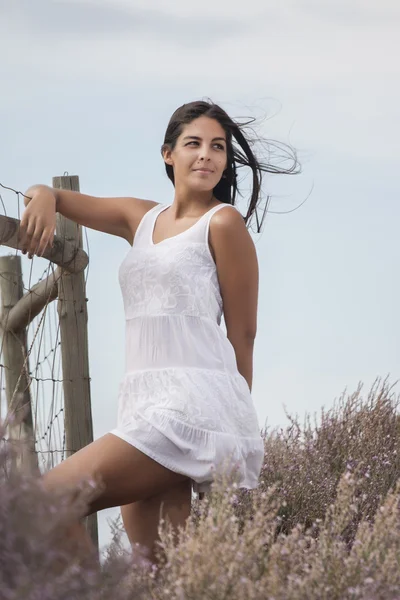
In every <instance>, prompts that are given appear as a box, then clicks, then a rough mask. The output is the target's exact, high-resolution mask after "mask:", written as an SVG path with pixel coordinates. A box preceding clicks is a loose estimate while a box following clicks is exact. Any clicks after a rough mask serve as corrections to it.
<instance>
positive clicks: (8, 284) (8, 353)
mask: <svg viewBox="0 0 400 600" xmlns="http://www.w3.org/2000/svg"><path fill="white" fill-rule="evenodd" d="M0 274H1V277H0V294H1V326H2V343H3V349H4V366H5V379H6V396H7V408H8V413H9V414H10V415H11V416H14V415H15V417H16V419H17V422H16V423H15V424H13V423H12V422H11V423H10V424H9V426H8V429H9V435H10V440H13V439H17V440H19V441H20V442H22V448H19V449H18V450H22V454H21V453H20V452H19V451H18V454H17V461H16V463H14V464H16V465H18V467H19V468H25V467H27V470H28V472H30V473H38V472H39V467H38V460H37V454H36V449H35V437H34V436H35V432H34V430H33V419H32V407H31V395H30V389H29V385H30V378H29V361H28V347H27V332H26V327H19V328H14V327H12V326H10V325H11V324H10V323H9V316H10V315H11V314H12V311H13V309H14V307H15V306H16V305H17V304H18V302H19V301H20V299H21V298H22V297H23V279H22V269H21V257H20V256H1V257H0ZM13 460H14V458H13Z"/></svg>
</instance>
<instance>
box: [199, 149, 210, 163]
mask: <svg viewBox="0 0 400 600" xmlns="http://www.w3.org/2000/svg"><path fill="white" fill-rule="evenodd" d="M199 152H200V156H199V158H200V160H210V157H209V155H208V152H209V151H208V148H207V147H206V146H202V147H201V148H200V151H199Z"/></svg>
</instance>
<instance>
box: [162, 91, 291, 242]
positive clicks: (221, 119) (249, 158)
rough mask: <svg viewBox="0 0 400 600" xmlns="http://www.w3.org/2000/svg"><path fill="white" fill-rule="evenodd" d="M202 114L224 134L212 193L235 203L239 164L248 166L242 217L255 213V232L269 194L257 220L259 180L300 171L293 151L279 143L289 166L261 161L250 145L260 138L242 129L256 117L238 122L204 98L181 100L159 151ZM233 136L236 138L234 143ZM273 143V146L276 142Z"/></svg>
mask: <svg viewBox="0 0 400 600" xmlns="http://www.w3.org/2000/svg"><path fill="white" fill-rule="evenodd" d="M201 116H206V117H209V118H210V119H215V120H216V121H218V123H219V124H220V125H221V127H222V128H223V129H224V131H225V134H226V142H227V167H226V170H225V171H224V175H223V177H222V178H221V180H220V181H219V182H218V184H217V185H216V186H215V188H214V196H215V197H216V198H218V200H219V201H220V202H226V203H227V204H233V205H234V204H235V201H236V196H237V194H239V195H242V194H241V192H240V190H239V188H238V174H237V170H238V168H240V167H250V169H251V171H252V175H253V177H252V179H253V181H252V190H251V196H250V202H249V206H248V209H247V213H246V215H245V216H244V217H243V218H244V221H245V223H246V225H249V224H250V222H251V218H252V215H253V214H254V213H255V215H256V221H257V233H260V231H261V228H262V225H263V221H264V218H265V214H266V212H267V208H268V204H269V201H270V196H267V200H266V202H265V207H264V214H263V216H262V218H261V221H260V219H259V217H258V213H257V209H258V207H259V203H260V200H261V184H262V177H263V173H274V174H296V173H298V172H300V165H299V162H298V160H297V154H296V151H295V150H294V149H293V148H290V147H289V146H286V145H284V144H281V145H280V146H281V147H286V148H287V149H288V148H289V150H288V151H287V156H291V157H292V159H293V164H292V166H291V167H290V168H288V169H284V168H279V167H277V166H274V165H273V164H270V163H262V162H261V161H260V160H259V159H258V158H257V157H256V156H255V154H254V153H253V151H252V149H251V147H250V146H251V145H253V144H255V143H257V142H258V143H259V142H261V141H262V140H260V139H259V138H255V139H251V138H250V137H249V136H248V135H245V133H244V130H245V128H246V127H248V126H249V124H250V123H253V122H254V121H255V118H251V119H250V120H249V121H247V122H245V123H237V122H235V121H234V120H233V119H231V117H230V116H229V115H228V114H227V113H226V112H225V111H224V110H223V109H222V108H221V107H220V106H218V104H214V103H213V102H211V101H208V102H206V101H203V100H197V101H195V102H189V103H188V104H183V105H182V106H180V107H179V108H178V109H177V110H176V111H175V112H174V113H173V115H172V117H171V119H170V121H169V123H168V127H167V130H166V132H165V137H164V143H163V145H162V147H161V153H163V151H164V150H165V148H166V147H168V148H169V149H170V150H174V148H175V145H176V142H177V139H178V138H179V136H180V135H181V133H182V131H183V128H184V126H185V125H187V124H188V123H191V122H192V121H194V120H195V119H197V118H198V117H201ZM233 140H235V141H236V144H235V143H234V141H233ZM274 145H275V146H276V143H275V142H274ZM165 169H166V171H167V175H168V178H169V179H170V180H171V181H172V184H173V185H175V179H174V170H173V167H172V166H171V165H167V164H166V163H165Z"/></svg>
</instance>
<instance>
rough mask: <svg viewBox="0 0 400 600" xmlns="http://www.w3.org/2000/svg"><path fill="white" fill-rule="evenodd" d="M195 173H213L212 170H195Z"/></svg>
mask: <svg viewBox="0 0 400 600" xmlns="http://www.w3.org/2000/svg"><path fill="white" fill-rule="evenodd" d="M194 170H195V171H200V172H201V173H212V171H211V169H194Z"/></svg>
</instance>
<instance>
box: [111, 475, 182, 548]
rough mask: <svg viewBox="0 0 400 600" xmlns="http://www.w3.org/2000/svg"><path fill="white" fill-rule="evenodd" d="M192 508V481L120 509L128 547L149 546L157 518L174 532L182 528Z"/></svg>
mask: <svg viewBox="0 0 400 600" xmlns="http://www.w3.org/2000/svg"><path fill="white" fill-rule="evenodd" d="M191 505H192V482H191V480H190V479H187V481H183V482H181V483H179V484H177V485H174V486H173V487H171V488H169V489H168V490H165V491H163V492H161V493H160V494H157V495H155V496H152V497H151V498H147V499H146V500H138V501H137V502H132V503H131V504H126V505H125V506H121V516H122V521H123V524H124V527H125V530H126V533H127V535H128V538H129V541H130V542H131V544H134V543H139V544H142V545H144V546H147V547H148V548H151V547H152V544H154V541H155V540H156V539H157V538H158V525H159V521H160V518H161V517H162V518H163V519H165V520H167V519H168V520H169V521H170V522H171V524H172V527H173V528H174V529H175V530H176V529H177V527H178V526H182V527H184V526H185V524H186V520H187V519H188V517H189V516H190V511H191Z"/></svg>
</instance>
